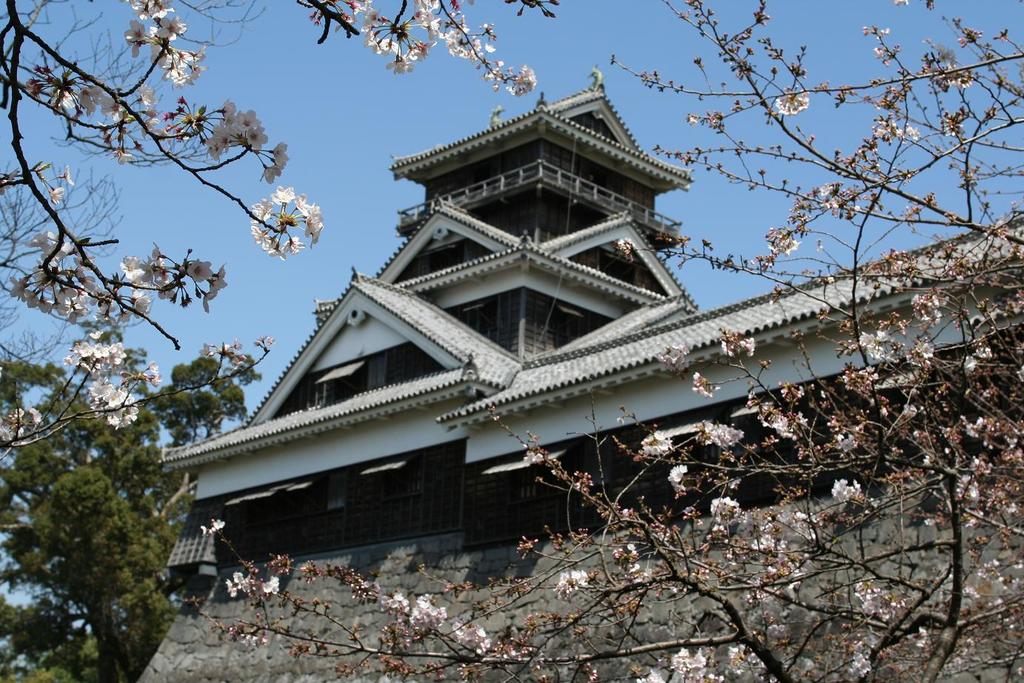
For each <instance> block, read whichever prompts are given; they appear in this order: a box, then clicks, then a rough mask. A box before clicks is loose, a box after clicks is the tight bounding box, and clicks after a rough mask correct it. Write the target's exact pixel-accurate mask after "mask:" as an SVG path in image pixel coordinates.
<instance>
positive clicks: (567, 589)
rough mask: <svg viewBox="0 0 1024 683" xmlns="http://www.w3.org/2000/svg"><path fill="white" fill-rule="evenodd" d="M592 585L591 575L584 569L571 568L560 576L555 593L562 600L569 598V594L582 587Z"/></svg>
mask: <svg viewBox="0 0 1024 683" xmlns="http://www.w3.org/2000/svg"><path fill="white" fill-rule="evenodd" d="M589 585H590V576H589V575H588V574H587V572H585V571H583V570H582V569H570V570H568V571H564V572H562V573H561V574H559V576H558V583H557V584H556V585H555V595H557V596H558V597H559V598H561V599H562V600H568V599H569V596H571V595H572V594H573V593H575V592H576V591H577V590H579V589H580V588H586V587H587V586H589Z"/></svg>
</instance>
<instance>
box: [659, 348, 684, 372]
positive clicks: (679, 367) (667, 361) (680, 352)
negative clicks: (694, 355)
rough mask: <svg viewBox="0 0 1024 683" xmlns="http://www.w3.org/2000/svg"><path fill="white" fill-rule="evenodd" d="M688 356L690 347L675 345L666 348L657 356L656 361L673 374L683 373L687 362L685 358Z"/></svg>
mask: <svg viewBox="0 0 1024 683" xmlns="http://www.w3.org/2000/svg"><path fill="white" fill-rule="evenodd" d="M689 354H690V347H689V346H688V345H687V344H675V345H673V346H669V347H667V348H666V349H665V350H664V351H663V352H662V353H661V354H659V355H658V360H659V361H660V362H661V364H662V365H664V366H665V367H666V368H668V369H669V370H671V371H672V372H675V373H680V372H683V371H684V370H685V369H686V368H687V366H688V365H689V362H688V361H687V359H686V357H687V356H688V355H689Z"/></svg>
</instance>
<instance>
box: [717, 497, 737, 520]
mask: <svg viewBox="0 0 1024 683" xmlns="http://www.w3.org/2000/svg"><path fill="white" fill-rule="evenodd" d="M740 512H742V510H741V508H740V504H739V503H738V502H737V501H735V500H733V499H732V498H730V497H728V496H722V497H720V498H715V499H714V500H712V501H711V516H712V517H713V518H714V520H715V521H716V522H718V523H719V524H726V523H728V522H731V521H732V520H734V519H736V517H738V516H739V514H740Z"/></svg>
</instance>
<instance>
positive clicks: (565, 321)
mask: <svg viewBox="0 0 1024 683" xmlns="http://www.w3.org/2000/svg"><path fill="white" fill-rule="evenodd" d="M524 317H525V320H526V323H525V325H524V340H523V344H524V347H525V350H526V352H527V353H540V352H541V351H547V350H548V349H556V348H558V347H559V346H563V345H565V344H568V343H569V342H571V341H572V340H574V339H578V338H580V337H582V336H583V335H585V334H589V333H590V332H593V331H594V330H596V329H597V328H599V327H602V326H603V325H606V324H608V323H609V322H611V318H609V317H607V316H603V315H601V314H600V313H595V312H593V311H590V310H587V309H585V308H581V307H579V306H575V305H573V304H570V303H568V302H565V301H561V300H559V299H555V298H553V297H550V296H547V295H546V294H541V293H540V292H536V291H533V290H527V294H526V304H525V315H524Z"/></svg>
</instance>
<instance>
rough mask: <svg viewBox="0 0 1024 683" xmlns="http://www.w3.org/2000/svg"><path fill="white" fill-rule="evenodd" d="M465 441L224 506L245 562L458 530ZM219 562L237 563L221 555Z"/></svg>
mask: <svg viewBox="0 0 1024 683" xmlns="http://www.w3.org/2000/svg"><path fill="white" fill-rule="evenodd" d="M464 460H465V441H464V440H459V441H452V442H449V443H445V444H440V445H438V446H431V447H429V448H422V449H419V450H416V451H412V452H409V453H404V454H401V455H398V456H390V457H388V458H385V459H381V460H377V461H371V462H363V463H358V464H355V465H349V466H346V467H343V468H339V469H336V470H332V471H330V472H327V473H322V474H320V475H317V476H315V477H308V478H305V479H302V480H300V481H292V482H288V483H284V484H276V485H274V486H268V487H263V488H259V489H255V490H250V491H246V492H242V493H240V494H238V495H236V496H234V497H233V498H231V499H230V500H228V501H227V502H226V503H225V504H224V519H225V520H226V521H227V524H228V527H227V528H228V529H229V532H228V537H229V538H230V539H231V542H232V543H233V545H234V546H235V548H236V549H237V551H238V554H239V555H240V556H241V557H243V558H246V559H253V560H259V559H265V558H266V557H267V555H268V554H270V553H291V554H302V553H312V552H320V551H323V550H328V549H337V548H344V547H350V546H355V545H363V544H367V543H376V542H378V541H385V540H389V539H395V538H402V537H405V536H415V535H419V534H426V533H437V532H443V531H453V530H455V529H458V528H459V525H460V522H461V513H462V498H461V486H462V468H463V462H464ZM218 552H219V556H218V560H219V562H221V563H222V564H232V563H234V562H235V561H237V558H236V557H235V556H234V555H233V554H230V551H228V549H227V548H218Z"/></svg>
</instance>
